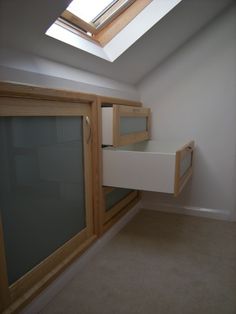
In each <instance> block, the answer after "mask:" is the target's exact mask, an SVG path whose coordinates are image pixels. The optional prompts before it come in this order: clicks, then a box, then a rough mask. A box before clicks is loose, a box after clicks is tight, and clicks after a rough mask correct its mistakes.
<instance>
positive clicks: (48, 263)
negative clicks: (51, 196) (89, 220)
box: [10, 228, 88, 300]
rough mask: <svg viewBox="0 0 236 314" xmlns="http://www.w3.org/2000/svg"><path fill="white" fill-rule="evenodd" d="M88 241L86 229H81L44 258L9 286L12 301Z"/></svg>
mask: <svg viewBox="0 0 236 314" xmlns="http://www.w3.org/2000/svg"><path fill="white" fill-rule="evenodd" d="M87 239H88V229H87V228H85V229H83V230H82V231H81V232H80V233H79V234H77V235H76V236H74V237H73V238H72V239H70V240H69V241H67V242H66V243H65V244H64V245H62V246H61V247H60V248H58V249H57V250H56V251H54V252H53V253H52V254H51V255H50V256H48V257H47V258H45V259H44V260H43V261H42V262H41V263H40V264H38V265H37V266H35V267H34V268H33V269H31V270H30V271H29V272H28V273H26V274H25V275H24V276H23V277H21V278H20V279H18V280H17V281H16V282H14V283H13V284H12V285H11V286H10V293H11V298H12V300H16V299H17V298H19V297H21V296H22V294H24V293H25V292H26V291H27V290H29V289H30V288H31V287H33V286H34V285H36V284H37V282H39V281H40V280H42V279H43V278H44V277H45V276H47V274H48V273H50V272H53V270H54V269H55V268H57V265H59V264H61V263H63V260H64V259H66V258H67V256H70V254H73V253H71V252H74V251H75V250H76V249H77V248H78V247H80V246H81V245H82V244H83V243H84V242H85V241H86V240H87Z"/></svg>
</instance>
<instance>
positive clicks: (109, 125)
mask: <svg viewBox="0 0 236 314" xmlns="http://www.w3.org/2000/svg"><path fill="white" fill-rule="evenodd" d="M109 109H111V111H110V113H111V116H110V117H109V118H110V121H107V120H108V119H107V118H108V117H107V116H106V117H105V116H104V120H105V121H102V124H103V128H104V130H103V132H104V134H112V140H110V141H108V142H109V143H107V141H105V142H103V145H112V146H114V147H117V146H124V145H128V144H132V143H136V142H141V141H145V140H148V139H149V138H150V130H151V111H150V109H149V108H139V107H136V108H135V107H130V106H125V105H117V104H113V105H112V106H111V108H109ZM104 110H107V108H104ZM122 117H142V118H146V119H147V129H146V130H145V131H142V132H135V133H130V134H124V135H122V134H121V126H120V121H121V118H122Z"/></svg>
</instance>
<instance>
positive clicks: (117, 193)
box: [105, 188, 132, 211]
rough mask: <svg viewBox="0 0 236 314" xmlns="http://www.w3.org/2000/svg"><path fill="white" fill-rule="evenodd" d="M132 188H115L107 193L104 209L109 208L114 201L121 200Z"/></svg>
mask: <svg viewBox="0 0 236 314" xmlns="http://www.w3.org/2000/svg"><path fill="white" fill-rule="evenodd" d="M131 192H132V190H129V189H121V188H116V189H114V190H113V191H112V192H110V193H108V194H107V195H106V200H105V202H106V207H105V209H106V211H108V210H109V209H111V208H112V207H113V206H114V205H115V204H116V203H118V202H119V201H121V200H122V199H123V198H124V197H126V196H127V195H128V194H129V193H131Z"/></svg>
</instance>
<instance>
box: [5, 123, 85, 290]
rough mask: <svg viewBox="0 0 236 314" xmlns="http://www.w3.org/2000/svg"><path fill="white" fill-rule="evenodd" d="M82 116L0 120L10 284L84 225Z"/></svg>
mask: <svg viewBox="0 0 236 314" xmlns="http://www.w3.org/2000/svg"><path fill="white" fill-rule="evenodd" d="M82 119H83V118H82V117H4V118H0V147H1V154H0V209H1V215H2V219H3V231H4V240H5V248H6V259H7V269H8V279H9V283H10V284H12V283H13V282H15V281H16V280H17V279H19V278H20V277H21V276H22V275H24V274H25V273H26V272H28V271H29V270H31V269H32V268H33V267H34V266H36V265H37V264H38V263H40V262H41V261H42V260H43V259H45V258H46V257H47V256H49V255H50V254H51V253H53V252H54V251H55V250H56V249H57V248H59V247H60V246H61V245H63V244H64V243H65V242H67V241H68V240H69V239H71V238H72V237H73V236H74V235H76V234H77V233H78V232H80V231H81V230H82V229H84V228H85V226H86V223H85V191H84V170H83V163H84V161H83V128H82Z"/></svg>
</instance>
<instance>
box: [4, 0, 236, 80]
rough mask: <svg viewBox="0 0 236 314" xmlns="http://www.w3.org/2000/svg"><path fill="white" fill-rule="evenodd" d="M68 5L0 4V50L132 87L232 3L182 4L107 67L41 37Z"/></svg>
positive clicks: (11, 0)
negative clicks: (65, 65)
mask: <svg viewBox="0 0 236 314" xmlns="http://www.w3.org/2000/svg"><path fill="white" fill-rule="evenodd" d="M138 1H142V0H138ZM167 1H168V0H167ZM69 2H70V0H50V1H48V0H40V1H39V0H18V1H16V0H0V47H4V48H11V49H16V50H21V51H26V52H30V53H34V54H36V55H38V56H41V57H44V58H48V59H51V60H53V61H57V62H61V63H64V64H67V65H70V66H73V67H75V68H78V69H82V70H86V71H89V72H92V73H96V74H99V75H103V76H106V77H109V78H112V79H115V80H118V81H122V82H126V83H131V84H136V83H138V82H139V81H140V80H141V79H142V78H143V77H145V76H146V75H147V74H148V73H149V72H150V71H151V70H152V69H153V68H155V67H156V66H158V65H159V64H160V63H161V62H162V61H163V60H165V59H166V58H167V57H168V56H169V55H171V54H172V53H173V52H174V51H175V50H176V49H178V48H179V47H180V46H181V45H183V44H184V43H185V42H186V41H187V40H188V39H190V38H191V37H192V36H193V35H194V34H196V33H197V32H198V31H200V30H201V28H202V27H204V26H206V25H207V24H208V23H210V22H211V21H212V19H213V18H215V17H216V16H217V15H219V14H220V13H221V12H222V10H224V9H226V7H227V6H229V5H230V4H231V3H232V2H235V1H232V0H183V1H182V2H181V3H180V4H179V5H177V6H176V7H175V8H174V9H173V10H172V11H171V12H170V13H169V14H168V15H167V16H165V17H164V18H163V19H162V20H161V21H160V22H159V23H157V24H156V25H155V26H154V27H153V28H152V29H151V30H149V31H148V32H147V33H146V34H145V35H144V36H142V37H141V38H140V39H139V40H138V41H137V42H136V43H135V44H134V45H133V46H131V47H130V48H129V49H128V50H127V51H126V52H125V53H123V55H121V56H120V57H119V58H118V59H117V60H115V61H114V62H113V63H110V62H108V61H105V60H102V59H100V58H98V57H96V56H92V55H89V54H88V53H86V52H84V51H81V50H78V49H76V48H73V47H71V46H68V45H66V44H64V43H62V42H59V41H57V40H55V39H53V38H50V37H47V36H46V35H45V32H46V30H47V29H48V27H49V26H50V25H51V24H52V23H53V22H54V21H55V20H56V18H57V17H58V16H59V15H60V13H61V12H62V11H63V10H64V9H65V8H66V7H67V6H68V4H69Z"/></svg>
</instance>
